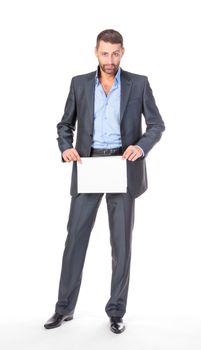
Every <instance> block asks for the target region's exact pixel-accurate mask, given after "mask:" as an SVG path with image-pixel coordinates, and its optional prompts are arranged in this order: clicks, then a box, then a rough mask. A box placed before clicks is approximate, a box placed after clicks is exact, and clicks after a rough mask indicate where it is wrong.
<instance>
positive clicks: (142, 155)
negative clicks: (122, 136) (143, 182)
mask: <svg viewBox="0 0 201 350" xmlns="http://www.w3.org/2000/svg"><path fill="white" fill-rule="evenodd" d="M135 147H137V148H139V149H140V151H141V152H142V154H141V157H144V151H143V149H142V147H140V146H139V145H135Z"/></svg>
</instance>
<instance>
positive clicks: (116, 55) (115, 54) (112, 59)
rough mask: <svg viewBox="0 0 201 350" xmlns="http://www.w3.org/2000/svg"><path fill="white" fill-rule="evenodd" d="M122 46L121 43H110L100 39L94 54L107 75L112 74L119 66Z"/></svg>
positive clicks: (122, 52) (122, 51)
mask: <svg viewBox="0 0 201 350" xmlns="http://www.w3.org/2000/svg"><path fill="white" fill-rule="evenodd" d="M123 54H124V48H123V47H122V46H121V44H111V43H108V42H105V41H103V40H101V41H100V42H99V46H98V49H97V48H95V55H96V57H97V58H98V62H99V65H100V67H101V69H102V70H103V71H104V72H105V73H106V74H108V75H111V76H114V75H115V74H116V72H117V70H118V68H119V65H120V62H121V58H122V56H123Z"/></svg>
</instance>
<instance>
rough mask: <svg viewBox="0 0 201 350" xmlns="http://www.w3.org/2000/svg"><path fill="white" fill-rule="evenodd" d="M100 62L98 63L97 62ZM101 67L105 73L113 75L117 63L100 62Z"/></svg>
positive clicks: (116, 69)
mask: <svg viewBox="0 0 201 350" xmlns="http://www.w3.org/2000/svg"><path fill="white" fill-rule="evenodd" d="M99 64H100V63H99ZM100 67H101V69H102V70H103V72H105V73H106V74H110V75H115V74H116V73H117V71H118V68H119V65H118V64H100Z"/></svg>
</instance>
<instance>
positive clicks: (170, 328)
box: [0, 0, 201, 350]
mask: <svg viewBox="0 0 201 350" xmlns="http://www.w3.org/2000/svg"><path fill="white" fill-rule="evenodd" d="M107 28H113V29H116V30H118V31H120V32H121V33H122V35H123V37H124V45H125V49H126V51H125V55H124V57H123V59H122V62H121V67H122V68H123V69H125V70H128V71H131V72H134V73H138V74H143V75H147V76H148V78H149V81H150V84H151V87H152V89H153V93H154V96H155V99H156V102H157V105H158V107H159V110H160V112H161V115H162V117H163V119H164V122H165V125H166V131H165V132H164V135H163V137H162V139H161V141H160V143H159V144H157V145H156V146H155V147H154V148H153V150H152V151H151V152H150V153H149V155H148V157H147V169H148V180H149V190H148V191H147V192H146V193H145V194H144V195H143V196H141V197H140V198H138V199H137V200H136V220H135V228H134V232H133V246H132V252H133V255H132V265H131V280H130V288H129V297H128V305H127V313H126V314H125V317H124V321H125V323H126V327H127V329H126V332H124V333H123V334H122V335H115V334H113V333H112V332H110V330H109V322H108V318H107V315H106V313H105V311H104V308H105V304H106V302H107V300H108V298H109V292H110V277H111V257H110V254H111V251H110V243H109V228H108V219H107V211H106V204H105V197H103V200H102V203H101V206H100V209H99V212H98V215H97V220H96V223H95V226H94V229H93V231H92V234H91V239H90V243H89V248H88V252H87V258H86V261H85V266H84V274H83V281H82V286H81V290H80V295H79V299H78V303H77V307H76V312H75V318H74V320H73V321H72V322H69V323H65V325H62V327H60V328H57V329H54V330H50V331H47V330H45V329H44V327H43V324H44V323H45V321H46V320H47V319H48V318H49V317H50V316H52V314H53V312H54V306H55V303H56V301H57V292H58V283H59V277H60V268H61V258H62V253H63V248H64V242H65V239H66V234H67V232H66V224H67V219H68V211H69V205H70V194H69V186H70V176H71V166H72V163H70V164H67V163H65V164H64V163H62V162H61V159H60V152H59V149H58V146H57V141H56V137H57V134H56V124H57V123H58V122H59V121H60V120H61V117H62V114H63V110H64V105H65V101H66V98H67V95H68V92H69V84H70V79H71V77H72V76H74V75H76V74H83V73H87V72H90V71H93V70H95V69H96V67H97V59H96V57H95V55H94V46H95V41H96V36H97V34H98V33H99V32H100V31H102V30H104V29H107ZM200 30H201V28H200V12H199V1H196V0H191V1H185V0H183V1H177V0H175V1H170V0H169V1H159V0H158V1H157V0H154V1H149V0H147V1H146V0H140V1H135V0H133V1H128V0H124V1H121V2H119V1H105V0H102V1H96V0H94V1H89V0H85V1H76V0H74V1H71V2H69V1H61V0H57V1H51V0H48V1H47V0H40V1H39V0H34V1H29V0H26V1H25V0H24V1H23V0H18V1H11V0H6V1H1V5H0V35H1V55H0V58H1V64H0V69H1V72H0V85H1V90H0V96H1V104H0V108H1V110H0V117H1V128H0V160H1V172H0V174H1V182H0V200H1V220H0V225H1V227H0V230H1V244H0V259H1V260H0V267H1V289H0V290H1V297H0V324H1V326H0V327H1V329H0V345H1V348H2V349H13V348H15V349H25V348H26V349H56V348H60V349H66V348H70V349H80V347H81V346H82V347H83V346H84V348H87V349H102V348H108V349H109V348H110V349H111V347H113V346H115V348H116V349H118V348H119V349H122V347H124V348H125V349H131V348H132V349H133V348H134V349H136V350H138V349H146V350H148V349H170V348H171V349H173V348H175V349H177V350H178V349H191V350H194V349H200V347H201V298H200V295H201V279H200V276H201V254H200V251H201V236H200V234H201V230H200V210H199V209H200V203H199V201H200V175H201V174H200V170H199V167H200V140H199V138H200V62H201V57H200V51H199V47H200V37H199V31H200Z"/></svg>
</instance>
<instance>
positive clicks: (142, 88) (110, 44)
mask: <svg viewBox="0 0 201 350" xmlns="http://www.w3.org/2000/svg"><path fill="white" fill-rule="evenodd" d="M124 51H125V49H124V47H123V38H122V35H121V34H120V33H119V32H117V31H115V30H113V29H107V30H104V31H102V32H101V33H99V34H98V36H97V41H96V47H95V54H96V57H97V59H98V67H97V69H96V71H93V72H91V73H88V74H83V75H78V76H74V77H73V78H72V80H71V84H70V91H69V95H68V98H67V101H66V105H65V109H64V114H63V117H62V119H61V122H59V123H58V124H57V131H58V138H57V140H58V145H59V149H60V151H61V159H62V161H63V162H73V167H72V177H71V188H70V194H71V205H70V211H69V218H68V224H67V231H68V235H67V238H66V242H65V249H64V253H63V259H62V268H61V276H60V283H59V292H58V300H57V303H56V305H55V313H54V314H53V316H52V317H51V318H50V319H49V320H48V321H47V322H46V323H45V325H44V327H45V328H47V329H50V328H55V327H58V326H60V325H61V324H62V323H63V321H68V320H72V319H73V314H74V310H75V306H76V302H77V298H78V294H79V290H80V286H81V280H82V271H83V266H84V260H85V255H86V251H87V246H88V242H89V238H90V233H91V231H92V229H93V226H94V222H95V219H96V214H97V211H98V208H99V205H100V202H101V200H102V197H103V195H104V193H78V192H77V162H80V163H81V157H100V156H116V155H121V156H122V160H120V161H126V163H127V192H126V193H106V203H107V210H108V218H109V228H110V242H111V254H112V278H111V291H110V298H109V300H108V302H107V304H106V306H105V312H106V314H107V315H108V317H109V321H110V330H111V331H112V332H114V333H116V334H119V333H122V332H123V331H124V330H125V324H124V321H123V316H124V314H125V312H126V304H127V296H128V287H129V278H130V262H131V244H132V231H133V227H134V208H135V198H137V197H138V196H140V195H141V194H142V193H143V192H145V191H146V189H147V173H146V161H145V158H146V156H147V154H148V152H149V151H150V150H151V148H152V147H153V146H154V145H155V144H156V142H158V141H159V140H160V138H161V135H162V132H163V131H164V129H165V126H164V122H163V120H162V118H161V115H160V113H159V110H158V107H157V106H156V103H155V99H154V96H153V93H152V89H151V87H150V84H149V81H148V78H147V77H146V76H143V75H138V74H134V73H130V72H127V71H125V70H123V69H122V68H121V67H120V62H121V58H122V56H123V54H124ZM142 115H143V116H144V118H145V122H146V130H145V132H144V133H142V128H141V118H142ZM76 123H77V139H76V145H75V147H73V140H74V139H73V135H74V131H75V129H76Z"/></svg>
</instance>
